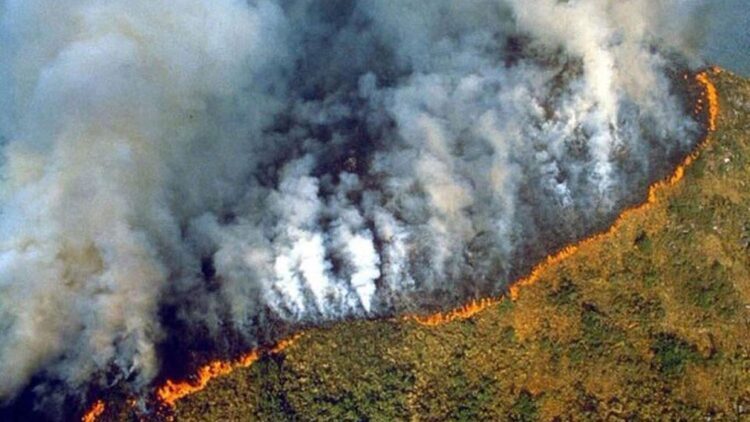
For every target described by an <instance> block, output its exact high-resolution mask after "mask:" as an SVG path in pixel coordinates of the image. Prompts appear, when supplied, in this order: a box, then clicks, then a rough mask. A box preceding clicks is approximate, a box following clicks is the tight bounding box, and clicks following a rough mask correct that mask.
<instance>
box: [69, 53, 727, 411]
mask: <svg viewBox="0 0 750 422" xmlns="http://www.w3.org/2000/svg"><path fill="white" fill-rule="evenodd" d="M721 72H722V70H721V69H719V68H717V67H713V68H711V69H709V70H707V71H703V72H700V73H698V74H697V75H696V76H695V81H696V82H697V83H698V84H700V86H701V87H702V88H703V97H702V98H700V99H699V100H698V101H697V104H696V108H695V111H696V113H701V112H704V111H705V113H706V128H707V133H706V136H705V137H704V139H703V140H702V141H701V142H700V143H699V144H698V145H697V146H696V147H695V149H694V150H693V152H692V153H690V154H689V155H688V156H687V157H685V159H683V161H682V162H681V163H680V164H679V165H678V166H677V167H676V168H675V170H674V171H673V173H672V174H671V175H670V176H668V177H667V178H665V179H663V180H661V181H658V182H656V183H654V184H653V185H651V186H650V187H649V190H648V195H647V197H646V200H645V201H644V202H643V203H641V204H640V205H636V206H634V207H631V208H628V209H626V210H624V211H623V212H622V213H620V216H619V217H618V218H617V219H616V220H615V222H614V223H613V224H612V225H611V226H610V227H609V228H608V229H607V230H605V231H603V232H600V233H596V234H594V235H591V236H589V237H587V238H585V239H583V240H580V241H578V242H575V243H573V244H571V245H569V246H566V247H564V248H563V249H562V250H560V251H558V252H556V253H554V254H552V255H549V256H547V258H545V259H544V260H542V262H541V263H539V264H537V265H536V266H535V267H534V268H533V269H532V270H531V272H530V274H529V275H528V276H526V277H524V278H521V279H519V280H517V281H516V282H514V283H512V285H511V286H510V288H509V291H508V294H507V296H506V295H501V296H497V297H489V298H483V299H477V300H472V301H470V302H469V303H467V304H465V305H463V306H461V307H458V308H456V309H452V310H450V311H447V312H439V313H435V314H431V315H406V316H404V317H402V320H403V321H414V322H416V323H418V324H420V325H424V326H439V325H443V324H447V323H450V322H452V321H458V320H465V319H468V318H471V317H472V316H474V315H476V314H478V313H479V312H481V311H483V310H485V309H487V308H489V307H491V306H494V305H497V304H499V303H501V302H502V301H503V300H512V301H515V300H517V299H518V298H519V296H520V294H521V289H522V288H523V287H525V286H529V285H532V284H534V283H536V282H537V281H539V280H540V278H541V276H542V275H543V274H544V273H545V272H546V271H548V270H549V269H550V268H551V267H553V266H554V265H556V264H558V263H559V262H561V261H563V260H565V259H567V258H568V257H570V256H571V255H573V254H575V253H576V252H577V251H579V250H580V249H582V248H585V247H587V246H588V245H591V244H592V243H594V242H597V241H599V240H600V239H602V238H605V237H607V236H610V235H612V234H613V233H616V232H617V231H618V230H620V227H621V226H622V223H623V221H625V219H626V218H628V217H630V216H631V215H633V214H637V213H643V212H645V211H646V210H648V209H650V208H652V207H653V205H654V204H656V202H657V201H658V199H659V195H658V193H659V191H661V190H664V189H666V188H668V187H671V186H674V185H676V184H677V183H679V182H680V181H681V180H682V178H683V177H684V175H685V169H686V168H687V167H688V166H690V165H691V164H692V163H693V162H694V161H695V160H696V159H697V158H698V156H699V155H700V153H701V151H702V150H703V149H704V148H705V147H706V146H707V144H708V143H709V141H710V140H711V136H710V135H711V133H712V132H715V131H716V128H717V120H718V116H719V96H718V91H717V89H716V86H715V85H714V83H713V82H712V80H711V75H718V74H719V73H721ZM706 107H707V108H706ZM302 335H303V333H298V334H296V335H294V336H292V337H291V338H288V339H285V340H282V341H280V342H278V343H277V344H276V345H275V346H273V347H271V348H259V349H253V350H251V351H249V352H248V353H246V354H244V355H242V356H240V357H239V358H238V359H235V360H215V361H212V362H209V363H208V364H206V365H203V366H201V367H200V368H198V370H197V371H196V373H195V374H194V375H192V376H190V377H188V378H187V379H185V380H180V381H175V380H167V381H165V382H164V384H162V385H161V386H159V387H158V388H156V398H157V400H158V401H159V402H160V403H161V404H163V405H165V406H168V407H174V406H175V405H176V403H177V402H178V401H179V400H180V399H183V398H184V397H186V396H189V395H191V394H194V393H197V392H199V391H201V390H203V389H205V388H206V386H207V385H208V384H209V383H210V382H211V380H213V379H214V378H217V377H221V376H224V375H227V374H229V373H231V372H233V371H234V370H235V369H237V368H247V367H249V366H251V365H252V364H253V363H255V362H256V361H257V360H258V359H259V358H260V357H261V356H262V355H264V354H276V353H281V352H283V351H284V350H285V349H287V348H288V347H289V346H291V345H292V344H294V342H295V341H297V340H298V339H299V338H300V337H301V336H302ZM105 410H106V403H105V402H104V401H102V400H97V401H95V402H94V403H93V405H92V406H91V407H90V408H89V410H88V411H87V412H86V413H85V414H84V415H83V417H82V419H81V420H82V421H83V422H94V421H96V420H97V419H98V418H99V417H100V416H101V415H102V414H103V413H104V412H105Z"/></svg>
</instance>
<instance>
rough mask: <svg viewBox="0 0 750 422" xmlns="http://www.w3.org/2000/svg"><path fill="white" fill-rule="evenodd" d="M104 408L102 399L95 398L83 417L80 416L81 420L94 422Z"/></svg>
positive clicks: (82, 421)
mask: <svg viewBox="0 0 750 422" xmlns="http://www.w3.org/2000/svg"><path fill="white" fill-rule="evenodd" d="M105 408H106V405H105V404H104V401H102V400H97V401H96V402H94V404H93V405H91V408H89V410H87V411H86V413H85V414H84V415H83V417H82V418H81V422H95V421H96V420H97V419H98V418H99V416H101V415H102V413H104V409H105Z"/></svg>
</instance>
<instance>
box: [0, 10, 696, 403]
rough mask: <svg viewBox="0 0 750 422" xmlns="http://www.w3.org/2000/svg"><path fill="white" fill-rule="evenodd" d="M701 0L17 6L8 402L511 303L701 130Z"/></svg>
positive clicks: (0, 187) (5, 124)
mask: <svg viewBox="0 0 750 422" xmlns="http://www.w3.org/2000/svg"><path fill="white" fill-rule="evenodd" d="M656 3H658V5H657V4H656ZM698 6H700V2H698V1H695V2H689V1H678V0H672V1H663V2H651V1H646V0H630V1H619V0H618V1H615V0H611V1H602V0H575V1H557V0H534V1H521V0H476V1H470V2H456V1H448V0H433V1H404V0H392V1H391V0H360V1H354V0H352V1H342V0H335V1H326V2H314V1H309V0H285V1H275V2H274V1H270V0H269V1H264V0H258V1H243V0H171V1H163V0H131V1H127V2H126V1H105V0H66V1H51V0H6V1H5V2H3V3H2V12H0V13H2V15H1V19H2V23H1V24H0V41H1V42H2V47H1V48H2V51H1V53H0V78H1V79H0V82H1V83H0V86H1V88H0V98H2V99H1V100H0V104H1V106H2V117H1V118H0V123H1V124H2V126H1V131H0V135H2V137H3V138H4V139H5V145H4V147H3V153H4V158H3V160H4V161H3V164H2V172H3V178H2V183H1V184H0V192H1V193H0V195H1V198H0V207H1V208H0V210H1V213H2V214H0V373H2V374H3V376H2V377H0V398H4V399H10V398H12V397H14V395H15V394H17V392H18V391H19V390H20V389H22V388H24V387H26V386H28V384H29V382H30V380H31V378H32V376H35V375H36V376H38V377H39V378H38V379H41V381H39V385H40V386H39V387H38V388H39V391H40V392H42V393H45V392H46V393H49V391H48V390H46V389H45V387H44V386H45V385H47V384H48V383H49V381H50V380H51V381H54V382H55V383H56V385H59V384H62V385H63V386H65V388H64V390H65V391H68V392H69V391H75V390H76V389H79V388H80V387H81V386H84V385H87V384H88V383H90V382H91V381H92V380H93V381H95V382H97V383H99V384H100V385H102V386H107V385H115V384H123V383H124V384H127V385H128V386H130V388H133V389H138V388H141V387H143V386H145V385H147V384H148V382H149V381H151V380H152V379H153V377H154V376H155V375H156V374H157V373H158V372H159V368H160V364H159V359H160V356H158V353H157V346H158V345H159V344H161V343H162V342H165V341H174V339H172V337H174V336H175V335H176V334H175V333H173V332H172V331H171V330H172V325H171V324H175V325H179V326H180V327H182V328H181V332H180V335H187V336H188V337H189V336H190V335H196V336H198V335H200V336H211V337H213V338H221V337H222V335H223V334H225V333H226V332H227V331H228V330H229V331H232V332H233V333H235V334H240V335H241V336H244V340H243V341H244V342H245V343H247V344H252V343H254V342H257V341H263V340H265V339H266V338H267V336H271V335H273V334H272V333H273V331H274V328H272V327H271V326H275V325H276V324H277V323H278V322H282V323H284V324H296V323H311V322H319V321H322V320H332V319H337V318H343V317H351V316H375V315H384V314H390V313H393V312H399V311H403V310H413V309H420V308H421V307H433V306H440V305H447V304H452V303H455V302H456V301H460V300H465V299H467V298H469V297H473V296H476V295H484V294H489V293H496V292H498V291H499V290H501V289H502V288H503V287H504V286H505V285H506V283H507V282H509V281H511V280H512V279H513V278H514V277H517V276H518V275H520V274H522V273H523V272H524V271H526V270H528V268H529V266H530V265H531V264H532V263H533V261H534V260H536V259H538V258H540V257H541V256H543V255H544V254H545V253H547V252H549V251H550V249H552V248H555V247H559V246H560V245H561V244H563V243H565V242H567V241H570V240H571V239H574V238H576V237H579V236H582V235H583V234H585V233H586V232H588V231H591V230H593V229H596V228H600V227H601V226H603V225H606V223H607V221H608V220H609V219H610V218H612V216H613V215H615V214H616V212H617V210H618V209H619V207H622V206H623V205H625V204H627V203H629V202H632V201H633V200H635V199H637V197H638V195H642V194H643V189H644V187H645V186H646V184H647V183H648V182H649V181H650V180H653V179H654V178H655V177H658V176H660V175H661V174H662V173H663V172H664V171H665V170H666V168H667V166H668V163H669V160H670V159H674V158H675V157H677V156H679V154H681V153H684V152H685V151H687V150H688V148H689V147H690V145H691V144H692V142H694V141H695V140H696V136H697V125H696V124H695V123H694V122H692V121H691V120H690V119H689V118H688V117H687V116H686V115H685V113H684V111H683V106H682V104H681V101H680V99H679V98H678V97H677V96H676V95H675V88H674V87H673V86H672V83H671V77H670V76H669V75H670V72H671V71H672V69H673V68H674V67H677V66H678V65H679V64H680V63H683V64H687V63H688V61H690V60H694V58H693V57H692V56H691V54H692V51H694V40H693V39H692V38H694V34H693V33H692V32H689V31H685V30H684V28H682V27H678V29H679V30H680V31H683V32H684V35H680V36H677V35H676V34H677V33H680V31H675V30H673V27H675V26H676V25H677V24H676V23H675V22H680V21H685V22H689V21H690V17H691V16H692V15H691V11H692V10H694V9H695V8H696V7H698ZM681 60H685V61H684V62H681ZM164 309H169V310H170V315H171V316H170V317H169V318H168V319H169V321H166V320H165V316H164V312H163V310H164Z"/></svg>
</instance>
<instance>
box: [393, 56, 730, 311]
mask: <svg viewBox="0 0 750 422" xmlns="http://www.w3.org/2000/svg"><path fill="white" fill-rule="evenodd" d="M711 72H713V73H714V74H719V73H721V69H719V68H717V67H714V68H712V69H711ZM695 80H696V81H697V82H698V83H699V84H701V85H702V86H703V88H704V98H703V99H699V100H698V109H697V110H696V111H698V112H700V111H701V110H702V104H703V102H704V101H707V102H708V113H707V128H708V132H709V133H710V132H715V131H716V127H717V122H718V117H719V95H718V91H717V90H716V86H715V85H714V84H713V82H712V81H711V80H710V78H709V75H708V72H701V73H699V74H698V75H696V77H695ZM708 141H709V136H708V135H707V136H706V137H705V138H704V139H703V141H702V142H701V143H700V144H699V145H698V146H697V147H696V148H695V149H694V150H693V152H691V153H690V154H689V155H688V156H687V157H685V159H684V160H683V161H682V162H681V163H680V164H679V165H678V166H677V168H675V170H674V172H673V173H672V174H671V175H670V176H669V177H667V178H665V179H663V180H660V181H658V182H656V183H654V184H653V185H651V186H650V187H649V189H648V196H647V197H646V200H645V202H643V203H642V204H640V205H636V206H634V207H631V208H628V209H626V210H625V211H623V212H622V213H620V216H619V217H618V218H617V219H616V220H615V222H614V223H612V225H611V226H610V227H609V228H608V229H607V230H605V231H603V232H600V233H597V234H594V235H592V236H589V237H588V238H585V239H583V240H581V241H578V242H575V243H573V244H571V245H569V246H566V247H565V248H563V249H562V250H560V251H558V252H557V253H554V254H552V255H549V256H547V258H546V259H544V260H543V261H542V262H541V263H539V264H537V265H536V266H534V268H533V269H532V270H531V273H529V275H527V276H526V277H524V278H521V279H520V280H518V281H516V282H515V283H513V284H512V285H511V286H510V289H509V291H508V296H509V297H510V300H512V301H516V300H518V298H519V296H520V294H521V289H522V288H523V287H524V286H529V285H532V284H534V283H536V282H537V281H539V279H540V278H541V276H542V274H544V273H545V272H546V271H547V270H548V269H549V268H550V267H552V266H554V265H556V264H557V263H559V262H561V261H563V260H565V259H567V258H568V257H570V256H571V255H574V254H575V253H576V252H578V250H579V249H581V248H582V247H585V246H586V245H589V244H591V243H594V242H597V241H599V240H600V239H602V238H604V237H607V236H610V235H612V234H613V233H615V232H617V231H618V230H620V227H621V226H622V224H623V222H624V221H625V219H627V218H628V217H629V216H630V215H632V214H635V213H641V212H643V211H645V210H647V209H649V208H651V207H653V205H654V204H655V203H656V202H657V200H658V193H659V191H662V190H664V189H665V188H668V187H671V186H674V185H676V184H677V183H678V182H679V181H680V180H682V178H683V177H684V175H685V168H687V167H688V166H689V165H690V164H692V163H693V162H694V161H695V160H696V159H697V158H698V155H699V154H700V151H702V150H703V149H704V148H705V147H706V145H707V144H708ZM504 299H505V297H504V296H499V297H489V298H484V299H475V300H472V301H471V302H469V303H467V304H466V305H463V306H461V307H459V308H456V309H453V310H450V311H448V312H438V313H435V314H431V315H408V316H405V317H404V319H406V320H412V321H415V322H417V323H418V324H421V325H425V326H436V325H441V324H446V323H449V322H451V321H456V320H465V319H468V318H471V317H472V316H474V315H476V314H477V313H479V312H481V311H482V310H484V309H487V308H489V307H491V306H493V305H496V304H499V303H500V302H502V301H503V300H504Z"/></svg>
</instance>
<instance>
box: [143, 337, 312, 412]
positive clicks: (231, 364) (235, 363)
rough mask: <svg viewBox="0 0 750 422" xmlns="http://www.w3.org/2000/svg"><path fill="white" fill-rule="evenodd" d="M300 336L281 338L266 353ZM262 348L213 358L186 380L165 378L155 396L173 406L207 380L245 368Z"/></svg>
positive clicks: (275, 351)
mask: <svg viewBox="0 0 750 422" xmlns="http://www.w3.org/2000/svg"><path fill="white" fill-rule="evenodd" d="M301 336H302V333H299V334H296V335H294V336H293V337H291V338H288V339H286V340H282V341H280V342H278V343H276V345H275V346H274V347H272V348H271V349H269V350H268V351H267V353H271V354H276V353H281V352H282V351H284V349H286V348H288V347H289V346H291V345H292V344H293V343H294V342H295V341H297V340H298V339H299V338H300V337H301ZM263 353H264V351H263V350H262V349H253V350H251V351H250V352H248V353H245V354H244V355H242V356H240V357H239V358H237V359H235V360H232V361H226V360H215V361H213V362H209V363H207V364H206V365H203V366H202V367H200V368H199V369H198V371H197V372H196V374H195V375H194V376H192V377H190V379H188V380H183V381H173V380H167V381H166V382H165V383H164V385H162V386H161V387H159V388H158V389H157V390H156V396H157V398H158V399H159V401H161V402H162V403H164V404H166V405H167V406H169V407H174V405H175V403H177V401H178V400H180V399H182V398H183V397H185V396H188V395H190V394H193V393H196V392H198V391H201V390H203V389H204V388H206V386H207V385H208V383H209V382H211V380H213V379H214V378H217V377H221V376H224V375H228V374H229V373H231V372H232V371H234V370H235V369H237V368H247V367H249V366H251V365H252V364H253V363H255V362H256V361H257V360H258V359H260V357H261V356H262V355H263Z"/></svg>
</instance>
